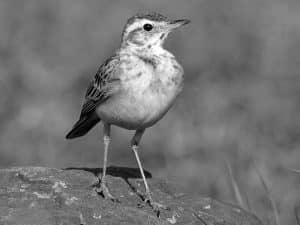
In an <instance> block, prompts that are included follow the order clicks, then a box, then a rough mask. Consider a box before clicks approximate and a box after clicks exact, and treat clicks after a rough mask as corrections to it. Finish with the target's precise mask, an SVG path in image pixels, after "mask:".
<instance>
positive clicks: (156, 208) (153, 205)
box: [144, 193, 170, 217]
mask: <svg viewBox="0 0 300 225" xmlns="http://www.w3.org/2000/svg"><path fill="white" fill-rule="evenodd" d="M144 202H145V203H148V204H149V205H150V206H151V208H152V209H153V210H154V212H156V214H157V217H159V214H160V211H161V210H169V209H170V208H169V207H168V206H166V205H163V204H160V203H158V202H156V201H154V200H153V199H152V196H151V193H147V194H146V198H145V200H144Z"/></svg>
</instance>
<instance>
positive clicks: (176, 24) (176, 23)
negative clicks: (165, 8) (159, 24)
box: [169, 19, 191, 30]
mask: <svg viewBox="0 0 300 225" xmlns="http://www.w3.org/2000/svg"><path fill="white" fill-rule="evenodd" d="M190 22H191V21H190V20H186V19H183V20H173V21H171V22H170V23H169V28H170V30H174V29H176V28H178V27H181V26H183V25H186V24H188V23H190Z"/></svg>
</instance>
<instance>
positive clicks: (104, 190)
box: [95, 181, 120, 202]
mask: <svg viewBox="0 0 300 225" xmlns="http://www.w3.org/2000/svg"><path fill="white" fill-rule="evenodd" d="M99 182H100V187H95V191H96V192H97V193H98V194H99V195H102V197H103V198H105V199H110V200H111V201H113V202H120V201H119V199H118V198H116V197H115V196H113V195H112V194H111V193H110V191H109V189H108V187H107V186H106V184H105V183H104V182H101V181H99Z"/></svg>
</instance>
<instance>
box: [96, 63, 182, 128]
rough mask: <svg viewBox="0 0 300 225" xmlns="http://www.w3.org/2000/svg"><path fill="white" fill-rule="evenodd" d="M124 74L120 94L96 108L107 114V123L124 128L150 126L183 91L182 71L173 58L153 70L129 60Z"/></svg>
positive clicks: (149, 66) (157, 65)
mask: <svg viewBox="0 0 300 225" xmlns="http://www.w3.org/2000/svg"><path fill="white" fill-rule="evenodd" d="M134 64H136V65H134ZM123 73H124V74H123V75H122V79H121V83H122V85H121V86H122V88H121V91H120V94H118V95H117V96H115V97H113V98H112V99H110V100H109V101H107V103H105V104H104V105H106V107H105V108H104V107H101V106H100V107H99V109H100V110H101V108H102V111H103V110H104V111H105V112H102V114H106V115H105V116H104V117H107V119H109V120H110V121H108V122H110V123H112V124H116V125H118V126H121V127H124V128H127V129H137V128H145V127H149V126H152V125H153V124H154V123H155V122H157V121H158V120H159V119H161V118H162V117H163V115H164V114H165V113H166V112H167V111H168V109H169V108H170V107H171V105H172V103H173V102H174V100H175V98H176V96H177V95H178V94H179V93H180V91H181V89H182V83H183V70H182V67H181V66H180V65H179V64H178V63H177V62H176V61H175V60H173V59H172V60H171V59H170V60H168V61H164V62H158V63H157V64H156V68H154V67H153V65H147V63H140V62H138V61H137V62H134V61H132V60H131V63H130V64H128V65H126V66H125V67H124V68H123ZM104 105H103V106H104ZM98 111H99V110H98ZM108 117H109V118H108ZM102 118H103V115H102Z"/></svg>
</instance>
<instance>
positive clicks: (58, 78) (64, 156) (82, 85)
mask: <svg viewBox="0 0 300 225" xmlns="http://www.w3.org/2000/svg"><path fill="white" fill-rule="evenodd" d="M145 11H157V12H159V13H162V14H164V15H167V16H169V17H171V18H174V19H181V18H188V19H191V20H192V23H191V24H190V25H189V26H186V27H184V28H183V29H181V30H178V31H176V32H174V33H172V34H171V35H170V36H169V38H168V41H167V43H166V48H167V49H169V50H170V51H171V52H173V53H174V54H175V55H176V56H177V59H178V60H179V61H180V62H181V63H182V65H183V66H184V68H185V72H186V73H185V89H184V91H183V92H182V94H181V95H180V97H179V98H178V100H177V101H176V104H175V105H174V107H173V108H172V109H171V110H170V111H169V113H168V114H167V115H166V116H165V117H164V119H163V120H161V121H160V122H159V123H158V124H156V125H155V126H154V127H152V128H150V129H148V130H147V131H146V133H145V135H144V137H143V139H142V146H141V158H142V162H143V165H144V167H145V169H147V170H148V171H150V172H151V173H152V175H153V176H155V177H162V178H165V179H171V180H175V181H176V182H177V183H180V184H181V185H183V186H185V188H186V189H187V191H188V192H191V193H196V194H201V195H203V196H211V197H213V198H216V199H218V200H221V201H225V202H231V203H237V197H236V192H234V191H233V185H234V184H237V185H238V186H239V189H240V192H241V196H242V198H243V201H244V202H247V201H248V205H249V206H250V210H251V211H252V212H254V213H255V214H256V215H257V216H258V217H260V218H261V219H262V220H263V221H264V222H265V223H266V224H274V220H275V217H274V214H273V212H274V210H273V209H272V203H271V201H270V196H271V198H272V199H273V200H272V201H274V203H275V205H276V207H277V210H278V215H279V220H280V223H281V224H296V219H295V207H296V206H297V205H298V204H299V203H300V193H299V190H300V173H299V171H298V172H297V171H295V170H297V169H300V163H299V159H300V151H299V147H300V139H299V135H300V117H299V113H300V74H299V71H300V41H299V39H300V2H299V1H297V0H251V1H250V0H227V1H223V0H186V1H179V0H152V1H146V0H130V1H129V0H122V1H121V0H114V1H111V0H85V1H81V0H64V1H59V0H52V1H46V0H26V1H18V0H10V1H7V0H1V1H0V165H1V167H7V166H47V167H59V168H64V167H70V166H90V167H101V166H102V157H103V156H102V155H103V147H102V125H98V126H97V127H96V128H95V129H93V130H92V131H91V132H90V133H89V134H88V135H86V136H84V137H83V138H80V139H75V140H65V138H64V136H65V135H66V133H67V131H69V129H70V128H71V127H72V126H73V124H74V122H75V121H76V120H77V118H78V116H79V112H80V109H81V105H82V100H83V96H84V94H85V91H86V88H87V85H88V83H89V81H90V80H91V79H92V77H93V76H94V74H95V72H96V70H97V68H98V66H99V65H100V64H101V63H102V62H103V61H104V60H105V59H106V57H108V56H110V55H111V54H112V53H113V52H114V50H115V49H116V48H118V47H119V45H120V38H121V36H120V35H121V32H122V29H123V26H124V24H125V22H126V20H127V18H128V17H130V16H132V15H134V14H136V13H137V12H145ZM132 134H133V133H132V132H129V131H125V130H122V129H119V128H113V130H112V135H113V136H112V138H113V142H112V146H111V151H110V152H109V164H110V165H118V166H128V167H136V162H135V159H134V156H133V154H132V152H131V150H130V148H129V143H130V139H131V136H132ZM230 170H231V171H232V173H230ZM293 170H294V171H293ZM262 177H263V179H264V182H265V183H266V184H267V186H268V188H266V187H265V186H264V184H263V183H264V182H262V179H261V178H262ZM296 211H297V210H296Z"/></svg>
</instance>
